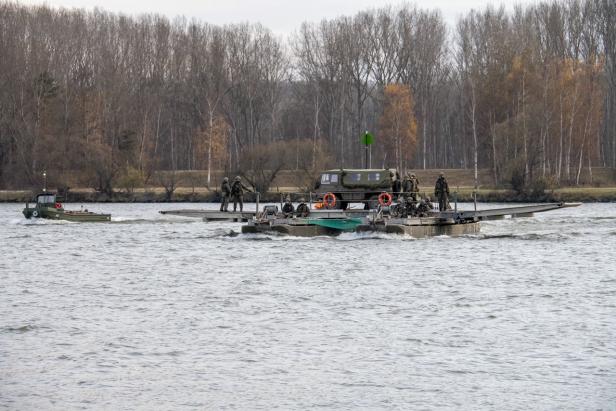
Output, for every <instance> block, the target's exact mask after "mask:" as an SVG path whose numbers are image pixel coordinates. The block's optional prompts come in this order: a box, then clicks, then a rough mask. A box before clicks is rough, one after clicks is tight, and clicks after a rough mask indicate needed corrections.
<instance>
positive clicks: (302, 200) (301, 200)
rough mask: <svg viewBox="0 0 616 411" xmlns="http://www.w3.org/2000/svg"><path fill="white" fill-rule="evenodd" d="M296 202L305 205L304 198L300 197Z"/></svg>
mask: <svg viewBox="0 0 616 411" xmlns="http://www.w3.org/2000/svg"><path fill="white" fill-rule="evenodd" d="M297 201H299V202H300V203H305V202H306V199H305V198H304V197H300V198H299V199H298V200H297Z"/></svg>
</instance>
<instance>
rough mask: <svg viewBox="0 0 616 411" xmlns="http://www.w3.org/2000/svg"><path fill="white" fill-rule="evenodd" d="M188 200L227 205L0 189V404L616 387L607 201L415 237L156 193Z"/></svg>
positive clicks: (102, 404) (520, 397)
mask: <svg viewBox="0 0 616 411" xmlns="http://www.w3.org/2000/svg"><path fill="white" fill-rule="evenodd" d="M490 206H502V205H490ZM184 207H186V208H204V207H208V208H212V209H215V208H216V207H217V205H215V204H214V205H206V206H203V205H196V204H184V205H178V204H163V205H161V204H130V205H125V204H93V205H88V208H89V209H91V210H92V211H96V212H109V213H112V215H113V221H112V222H111V223H107V224H104V223H103V224H100V223H66V222H55V221H42V220H33V221H28V220H25V219H23V218H20V212H21V205H16V204H11V205H0V255H2V258H1V259H0V292H1V295H2V298H0V371H1V375H2V378H1V381H2V382H1V383H0V384H1V389H0V406H2V407H5V408H8V409H20V410H21V409H37V408H38V409H75V408H87V409H194V408H206V409H218V408H231V409H254V408H261V409H270V408H274V407H278V408H281V409H306V408H316V407H323V408H344V409H357V408H362V409H375V408H397V409H439V408H440V409H524V410H526V409H575V410H578V409H611V408H613V407H614V404H616V371H615V370H616V335H615V331H614V330H616V270H615V268H614V261H616V251H615V250H616V235H615V234H616V207H615V206H614V205H611V204H592V205H584V206H582V207H580V208H570V209H563V210H557V211H553V212H548V213H545V214H537V215H536V217H533V218H527V219H517V220H511V219H506V220H500V221H489V222H485V223H482V230H481V233H479V234H477V235H469V236H466V237H462V238H448V237H436V238H430V239H420V240H415V239H413V238H410V237H405V236H397V235H387V234H370V233H368V234H366V233H363V234H343V235H341V236H339V237H337V238H330V237H317V238H311V239H306V238H298V237H285V236H280V235H243V234H239V232H240V227H241V225H240V224H236V223H207V224H206V223H203V222H201V221H200V220H198V219H191V218H181V217H174V216H168V215H161V214H158V212H157V211H158V210H161V209H177V208H184ZM467 208H470V207H469V206H468V205H467Z"/></svg>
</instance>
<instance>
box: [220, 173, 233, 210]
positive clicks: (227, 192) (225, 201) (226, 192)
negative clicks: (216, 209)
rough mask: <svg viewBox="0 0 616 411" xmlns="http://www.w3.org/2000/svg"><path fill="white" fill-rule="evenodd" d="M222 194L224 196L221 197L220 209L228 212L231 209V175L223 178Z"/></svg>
mask: <svg viewBox="0 0 616 411" xmlns="http://www.w3.org/2000/svg"><path fill="white" fill-rule="evenodd" d="M220 194H221V195H222V198H221V199H220V211H222V212H227V211H229V197H230V196H231V185H230V184H229V177H225V178H223V179H222V184H221V186H220Z"/></svg>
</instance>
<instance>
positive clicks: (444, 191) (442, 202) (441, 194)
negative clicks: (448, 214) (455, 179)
mask: <svg viewBox="0 0 616 411" xmlns="http://www.w3.org/2000/svg"><path fill="white" fill-rule="evenodd" d="M434 195H435V196H436V197H437V198H438V209H439V211H445V210H449V209H450V208H451V207H450V206H449V184H447V179H446V178H445V174H443V173H442V172H441V173H440V174H439V177H438V179H437V180H436V184H435V185H434Z"/></svg>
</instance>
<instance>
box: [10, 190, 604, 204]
mask: <svg viewBox="0 0 616 411" xmlns="http://www.w3.org/2000/svg"><path fill="white" fill-rule="evenodd" d="M451 191H452V195H451V200H452V201H453V200H455V196H456V195H457V199H458V201H460V202H469V201H473V188H472V187H451ZM284 192H298V189H297V188H295V187H279V191H270V192H269V193H267V194H266V195H262V196H261V201H279V200H280V195H281V193H284ZM454 192H455V193H456V194H454ZM427 194H428V195H430V193H427ZM33 195H34V193H33V192H32V191H29V190H13V191H0V202H4V203H25V202H26V201H32V198H33ZM219 200H220V197H219V194H218V193H217V192H216V191H214V190H208V189H207V188H205V187H196V188H195V189H194V190H193V189H191V188H185V187H180V188H178V189H177V190H176V191H175V192H174V193H173V196H172V198H171V200H167V199H166V196H165V191H164V189H163V188H159V187H151V188H147V189H140V190H135V191H134V192H132V193H128V192H126V191H118V192H115V193H114V195H113V196H112V197H110V196H108V195H107V194H104V193H98V192H96V191H94V190H90V189H74V190H71V191H70V193H69V196H68V198H67V199H65V201H66V202H76V203H89V202H103V203H105V202H113V203H159V202H169V201H170V202H195V203H207V202H218V201H219ZM245 200H246V201H254V194H251V193H247V194H246V195H245ZM477 201H481V202H559V201H565V202H616V187H562V188H557V189H553V190H545V191H544V192H543V193H516V192H515V191H513V190H507V189H497V188H480V189H479V190H477Z"/></svg>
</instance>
